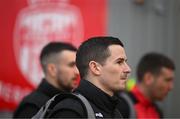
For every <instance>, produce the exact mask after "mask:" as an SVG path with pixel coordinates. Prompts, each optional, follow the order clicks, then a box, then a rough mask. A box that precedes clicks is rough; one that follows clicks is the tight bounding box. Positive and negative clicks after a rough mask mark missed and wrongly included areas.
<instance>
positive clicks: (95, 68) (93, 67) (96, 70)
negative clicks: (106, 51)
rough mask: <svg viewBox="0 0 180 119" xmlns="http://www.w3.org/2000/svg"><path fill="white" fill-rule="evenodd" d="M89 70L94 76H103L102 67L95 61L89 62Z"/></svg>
mask: <svg viewBox="0 0 180 119" xmlns="http://www.w3.org/2000/svg"><path fill="white" fill-rule="evenodd" d="M89 70H90V71H91V72H92V73H93V74H94V75H100V74H101V65H100V64H99V63H97V62H95V61H90V62H89Z"/></svg>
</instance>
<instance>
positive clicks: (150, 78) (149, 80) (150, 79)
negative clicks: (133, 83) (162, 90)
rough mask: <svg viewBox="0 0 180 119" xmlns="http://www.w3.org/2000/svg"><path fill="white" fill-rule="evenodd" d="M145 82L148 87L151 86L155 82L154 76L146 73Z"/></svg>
mask: <svg viewBox="0 0 180 119" xmlns="http://www.w3.org/2000/svg"><path fill="white" fill-rule="evenodd" d="M144 82H145V84H146V85H151V84H152V83H153V82H154V75H153V74H152V73H150V72H147V73H145V74H144Z"/></svg>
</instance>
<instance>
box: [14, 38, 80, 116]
mask: <svg viewBox="0 0 180 119" xmlns="http://www.w3.org/2000/svg"><path fill="white" fill-rule="evenodd" d="M76 50H77V49H76V48H75V47H74V46H72V45H70V44H67V43H62V42H51V43H49V44H47V45H46V46H45V47H44V48H43V49H42V52H41V54H40V62H41V66H42V69H43V71H44V74H45V77H44V78H43V80H42V82H41V83H40V85H39V86H38V88H37V89H36V90H35V91H33V92H32V93H31V94H29V95H28V96H26V97H25V98H24V99H23V101H22V102H21V103H20V105H19V107H18V108H17V110H16V111H15V113H14V118H30V117H32V116H33V115H34V114H36V113H37V112H38V110H39V109H40V108H41V106H43V105H44V104H45V103H46V101H47V100H49V99H50V98H52V97H53V96H54V95H55V94H58V93H62V92H71V91H72V89H73V88H75V87H76V83H75V80H76V79H77V76H78V74H79V71H78V69H77V67H76V63H75V59H76Z"/></svg>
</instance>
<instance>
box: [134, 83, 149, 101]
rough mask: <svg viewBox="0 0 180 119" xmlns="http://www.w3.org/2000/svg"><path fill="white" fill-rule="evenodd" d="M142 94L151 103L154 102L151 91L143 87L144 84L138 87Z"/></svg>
mask: <svg viewBox="0 0 180 119" xmlns="http://www.w3.org/2000/svg"><path fill="white" fill-rule="evenodd" d="M137 86H138V88H139V90H140V92H141V93H142V94H143V95H144V96H145V97H146V98H148V99H149V100H150V101H151V102H152V101H153V99H152V98H151V96H150V94H149V91H148V90H147V88H146V87H145V86H144V85H143V84H138V85H137Z"/></svg>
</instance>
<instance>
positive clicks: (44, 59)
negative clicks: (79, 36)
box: [40, 42, 77, 72]
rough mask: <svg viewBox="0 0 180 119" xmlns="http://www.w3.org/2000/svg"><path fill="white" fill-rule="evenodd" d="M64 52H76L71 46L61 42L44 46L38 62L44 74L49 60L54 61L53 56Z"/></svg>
mask: <svg viewBox="0 0 180 119" xmlns="http://www.w3.org/2000/svg"><path fill="white" fill-rule="evenodd" d="M64 50H70V51H77V49H76V48H75V47H74V46H73V45H71V44H69V43H63V42H50V43H48V44H47V45H46V46H44V48H43V49H42V51H41V54H40V62H41V66H42V69H43V71H44V72H45V71H46V65H47V64H48V62H49V61H50V60H49V59H50V58H51V59H55V55H56V54H57V53H60V52H62V51H64Z"/></svg>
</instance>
